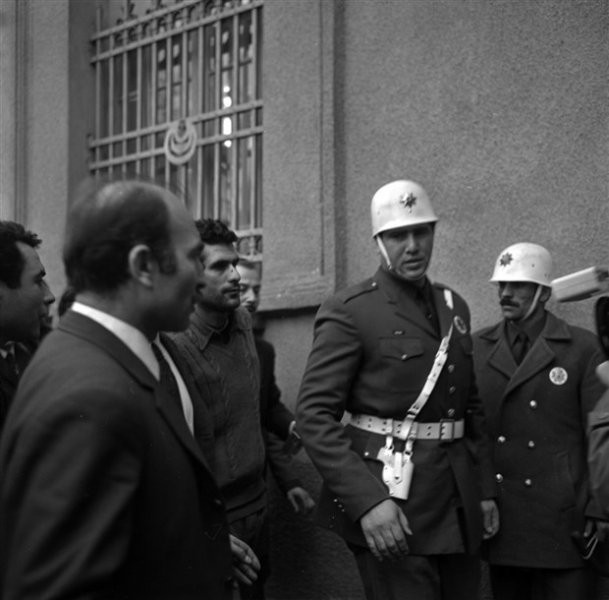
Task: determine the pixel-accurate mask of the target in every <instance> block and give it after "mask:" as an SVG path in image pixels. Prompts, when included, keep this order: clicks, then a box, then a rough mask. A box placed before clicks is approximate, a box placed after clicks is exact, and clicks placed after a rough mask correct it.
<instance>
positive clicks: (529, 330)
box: [505, 311, 547, 347]
mask: <svg viewBox="0 0 609 600" xmlns="http://www.w3.org/2000/svg"><path fill="white" fill-rule="evenodd" d="M546 314H547V313H546V311H543V312H542V313H541V315H540V316H539V317H538V318H536V319H533V320H532V321H531V320H529V319H527V320H525V321H524V322H523V323H518V324H516V323H514V322H513V321H507V320H506V324H505V332H506V336H507V339H508V342H509V343H510V346H513V345H514V342H515V341H516V336H517V335H518V334H519V333H520V332H523V333H525V334H526V336H527V338H528V340H529V347H531V346H532V345H533V344H534V343H535V340H536V339H537V338H538V337H539V335H540V334H541V332H542V331H543V328H544V326H545V324H546Z"/></svg>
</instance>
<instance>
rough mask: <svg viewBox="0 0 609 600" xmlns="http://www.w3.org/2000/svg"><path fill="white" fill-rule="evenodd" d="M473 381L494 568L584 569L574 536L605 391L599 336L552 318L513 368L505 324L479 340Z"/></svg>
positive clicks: (586, 507)
mask: <svg viewBox="0 0 609 600" xmlns="http://www.w3.org/2000/svg"><path fill="white" fill-rule="evenodd" d="M474 348H475V355H474V356H475V363H476V376H477V381H478V387H479V390H480V396H481V398H482V400H483V402H484V408H485V411H486V413H487V420H488V424H489V431H490V434H491V437H492V447H493V460H494V467H495V470H496V477H497V482H498V484H499V497H498V503H499V511H500V519H501V528H500V531H499V533H498V534H497V535H496V536H495V537H494V538H493V539H491V540H490V541H489V543H488V558H489V560H490V562H491V563H492V564H500V565H512V566H523V567H533V568H575V567H579V566H581V565H582V561H581V558H580V555H579V552H578V550H577V548H576V546H575V544H574V543H573V542H572V538H571V533H572V532H573V531H575V530H579V531H581V530H582V528H583V526H584V514H585V513H587V514H588V515H590V516H593V515H594V514H595V513H596V512H597V510H596V509H595V507H594V506H593V505H592V504H591V503H590V500H591V497H590V490H589V482H588V469H587V466H586V435H585V432H586V424H587V419H588V413H590V411H591V410H592V409H593V408H594V405H595V404H596V402H597V401H598V399H599V398H600V396H601V394H602V391H603V388H602V385H601V384H600V382H599V381H598V380H597V378H596V376H595V373H594V370H595V367H596V365H598V364H599V363H600V362H602V360H603V359H602V355H601V353H600V347H599V344H598V341H597V340H596V337H595V336H594V335H593V334H592V333H590V332H589V331H585V330H583V329H580V328H578V327H572V326H570V325H567V323H565V322H564V321H562V320H561V319H558V318H557V317H555V316H554V315H552V314H551V313H548V314H547V319H546V323H545V325H544V329H543V331H542V332H541V334H540V335H539V337H538V338H537V340H536V341H535V342H534V344H533V345H532V347H531V349H530V350H529V352H528V353H527V355H526V356H525V358H524V360H523V362H522V363H521V364H520V365H519V366H517V365H516V363H515V361H514V359H513V357H512V353H511V350H510V347H509V344H508V341H507V340H506V337H505V334H504V322H503V321H502V322H500V323H498V324H496V325H494V326H492V327H489V328H486V329H483V330H482V331H480V332H478V333H477V334H476V335H475V336H474Z"/></svg>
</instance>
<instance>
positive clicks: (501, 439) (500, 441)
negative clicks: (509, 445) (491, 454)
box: [497, 435, 505, 444]
mask: <svg viewBox="0 0 609 600" xmlns="http://www.w3.org/2000/svg"><path fill="white" fill-rule="evenodd" d="M497 443H498V444H505V436H504V435H500V436H499V437H498V438H497Z"/></svg>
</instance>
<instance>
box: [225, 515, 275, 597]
mask: <svg viewBox="0 0 609 600" xmlns="http://www.w3.org/2000/svg"><path fill="white" fill-rule="evenodd" d="M267 513H268V511H267V508H266V507H264V508H262V509H260V510H259V511H258V512H255V513H252V514H251V515H247V516H245V517H242V518H241V519H237V520H236V521H231V522H230V525H229V528H230V532H231V533H232V534H233V535H235V536H237V537H238V538H239V539H240V540H243V541H244V542H245V543H246V544H248V545H249V547H250V548H251V549H252V550H253V551H254V554H255V555H256V556H257V557H258V560H259V561H260V573H259V574H258V579H257V580H256V581H255V582H254V583H253V584H252V585H241V584H239V595H240V598H241V600H264V583H265V581H266V580H267V579H268V576H269V573H270V567H269V523H268V518H267Z"/></svg>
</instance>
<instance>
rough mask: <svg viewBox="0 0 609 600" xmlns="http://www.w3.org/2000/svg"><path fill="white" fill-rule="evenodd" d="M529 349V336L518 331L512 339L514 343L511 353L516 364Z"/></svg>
mask: <svg viewBox="0 0 609 600" xmlns="http://www.w3.org/2000/svg"><path fill="white" fill-rule="evenodd" d="M528 351H529V338H528V336H527V334H526V333H524V332H523V331H520V332H519V333H518V335H516V339H515V340H514V344H513V346H512V354H513V355H514V360H515V361H516V364H517V365H519V364H520V363H521V362H522V361H523V359H524V357H525V356H526V354H527V352H528Z"/></svg>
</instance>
